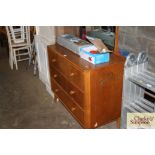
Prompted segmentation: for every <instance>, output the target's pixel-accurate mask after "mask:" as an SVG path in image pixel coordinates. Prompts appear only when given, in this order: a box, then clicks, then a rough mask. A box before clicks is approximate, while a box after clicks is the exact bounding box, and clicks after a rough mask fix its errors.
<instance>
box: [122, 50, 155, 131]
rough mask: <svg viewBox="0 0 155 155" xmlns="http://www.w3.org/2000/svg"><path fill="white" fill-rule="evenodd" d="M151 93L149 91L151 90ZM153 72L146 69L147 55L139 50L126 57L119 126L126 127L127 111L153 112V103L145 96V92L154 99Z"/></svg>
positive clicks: (154, 77) (154, 75)
mask: <svg viewBox="0 0 155 155" xmlns="http://www.w3.org/2000/svg"><path fill="white" fill-rule="evenodd" d="M150 91H151V92H152V93H151V92H150ZM153 93H155V73H153V72H150V71H149V70H148V55H147V53H145V52H141V53H139V54H138V56H136V55H135V54H133V53H130V55H129V56H128V57H127V60H126V63H125V69H124V82H123V97H122V114H121V120H122V121H121V128H127V113H153V112H155V103H154V102H152V101H149V100H148V99H146V98H145V94H147V95H148V96H150V97H152V98H153V99H155V95H154V94H153Z"/></svg>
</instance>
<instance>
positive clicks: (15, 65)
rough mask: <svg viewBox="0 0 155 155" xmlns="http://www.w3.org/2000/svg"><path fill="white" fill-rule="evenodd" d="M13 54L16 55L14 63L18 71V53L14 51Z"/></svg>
mask: <svg viewBox="0 0 155 155" xmlns="http://www.w3.org/2000/svg"><path fill="white" fill-rule="evenodd" d="M13 54H14V63H15V66H16V70H18V64H17V57H16V51H15V50H13Z"/></svg>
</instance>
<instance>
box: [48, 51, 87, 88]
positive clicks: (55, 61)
mask: <svg viewBox="0 0 155 155" xmlns="http://www.w3.org/2000/svg"><path fill="white" fill-rule="evenodd" d="M66 58H67V56H66ZM49 59H50V60H49V61H50V67H53V66H54V67H55V68H57V69H58V70H60V72H61V73H62V74H64V75H65V76H66V77H67V78H68V79H69V80H70V81H71V82H72V83H74V84H75V85H76V86H77V87H78V88H79V89H81V90H84V76H83V72H82V71H80V70H78V69H76V68H75V67H74V66H73V65H72V64H71V63H70V62H69V61H67V60H66V59H65V56H63V55H59V54H57V53H56V52H53V51H52V50H50V56H49Z"/></svg>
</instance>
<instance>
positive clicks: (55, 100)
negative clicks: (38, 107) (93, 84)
mask: <svg viewBox="0 0 155 155" xmlns="http://www.w3.org/2000/svg"><path fill="white" fill-rule="evenodd" d="M58 102H59V98H58V97H57V96H56V95H55V94H54V103H58Z"/></svg>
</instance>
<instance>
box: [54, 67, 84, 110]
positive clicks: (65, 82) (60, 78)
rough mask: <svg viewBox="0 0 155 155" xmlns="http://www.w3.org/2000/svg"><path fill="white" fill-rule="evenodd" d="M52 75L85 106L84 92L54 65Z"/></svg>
mask: <svg viewBox="0 0 155 155" xmlns="http://www.w3.org/2000/svg"><path fill="white" fill-rule="evenodd" d="M51 76H52V78H53V79H54V80H55V81H56V82H57V83H58V84H59V85H60V86H61V87H62V88H63V89H64V90H65V92H66V93H67V94H68V95H69V96H70V97H71V98H72V99H73V100H75V101H76V102H77V104H79V105H80V106H81V107H82V108H84V94H83V93H82V92H81V91H80V90H79V89H78V88H76V87H75V86H73V85H72V84H71V83H70V82H69V81H68V80H67V79H66V78H65V77H64V76H63V75H61V74H60V73H59V72H58V71H56V69H54V68H52V67H51Z"/></svg>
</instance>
